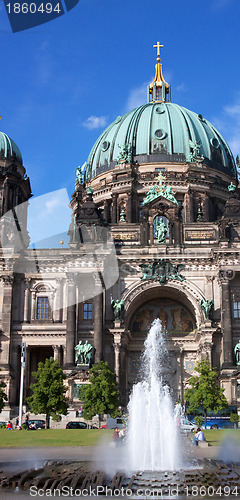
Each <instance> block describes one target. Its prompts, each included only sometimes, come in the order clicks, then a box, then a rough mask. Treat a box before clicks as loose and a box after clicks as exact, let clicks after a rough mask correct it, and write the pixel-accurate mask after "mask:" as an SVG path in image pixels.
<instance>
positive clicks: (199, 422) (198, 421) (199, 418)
mask: <svg viewBox="0 0 240 500" xmlns="http://www.w3.org/2000/svg"><path fill="white" fill-rule="evenodd" d="M194 422H195V424H197V425H198V427H201V425H202V423H203V417H202V416H201V415H196V417H194Z"/></svg>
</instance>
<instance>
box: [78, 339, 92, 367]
mask: <svg viewBox="0 0 240 500" xmlns="http://www.w3.org/2000/svg"><path fill="white" fill-rule="evenodd" d="M74 349H75V351H76V353H75V362H76V365H77V366H79V365H90V364H91V361H92V351H93V347H92V345H91V344H90V343H89V342H88V340H86V342H85V344H83V343H82V340H80V341H79V343H78V344H77V345H76V347H74Z"/></svg>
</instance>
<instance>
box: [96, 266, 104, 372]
mask: <svg viewBox="0 0 240 500" xmlns="http://www.w3.org/2000/svg"><path fill="white" fill-rule="evenodd" d="M94 279H95V287H96V295H95V297H94V347H95V363H98V362H99V361H101V360H103V291H102V284H101V281H100V278H99V277H98V276H95V277H94ZM98 292H99V293H98Z"/></svg>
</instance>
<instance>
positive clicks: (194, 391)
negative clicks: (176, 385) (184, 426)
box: [184, 359, 229, 429]
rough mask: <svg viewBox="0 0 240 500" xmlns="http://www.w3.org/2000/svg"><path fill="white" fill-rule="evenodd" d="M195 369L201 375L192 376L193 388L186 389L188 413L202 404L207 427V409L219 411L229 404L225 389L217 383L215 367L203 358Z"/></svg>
mask: <svg viewBox="0 0 240 500" xmlns="http://www.w3.org/2000/svg"><path fill="white" fill-rule="evenodd" d="M195 370H196V372H198V373H199V374H200V375H199V376H196V377H191V378H190V380H189V384H190V386H191V388H190V389H187V390H186V391H185V394H184V398H185V400H186V401H188V402H189V407H188V409H187V413H192V412H194V411H196V410H198V408H199V406H202V408H203V411H204V424H205V429H206V423H207V410H212V411H214V412H215V413H217V412H218V411H220V410H222V409H223V408H228V406H229V405H228V402H227V400H226V398H225V396H224V394H223V393H224V389H221V388H220V387H218V385H217V384H216V380H217V377H218V374H217V372H216V370H215V369H214V368H213V369H211V367H210V363H209V361H208V360H206V359H203V360H202V361H200V362H199V363H197V365H196V368H195Z"/></svg>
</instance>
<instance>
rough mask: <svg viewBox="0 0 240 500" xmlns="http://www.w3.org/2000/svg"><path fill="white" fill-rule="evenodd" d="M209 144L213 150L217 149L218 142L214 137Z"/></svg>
mask: <svg viewBox="0 0 240 500" xmlns="http://www.w3.org/2000/svg"><path fill="white" fill-rule="evenodd" d="M210 142H211V144H212V146H213V147H214V148H219V142H218V140H217V139H216V137H213V138H212V139H210Z"/></svg>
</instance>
